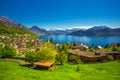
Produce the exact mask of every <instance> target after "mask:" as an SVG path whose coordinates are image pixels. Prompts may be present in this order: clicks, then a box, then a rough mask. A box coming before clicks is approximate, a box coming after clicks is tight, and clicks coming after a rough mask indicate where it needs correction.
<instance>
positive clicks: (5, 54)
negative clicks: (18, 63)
mask: <svg viewBox="0 0 120 80" xmlns="http://www.w3.org/2000/svg"><path fill="white" fill-rule="evenodd" d="M16 54H17V52H16V49H15V48H13V47H12V46H9V45H5V46H4V47H3V46H1V47H0V57H2V58H12V57H14V56H16Z"/></svg>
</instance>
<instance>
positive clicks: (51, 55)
mask: <svg viewBox="0 0 120 80" xmlns="http://www.w3.org/2000/svg"><path fill="white" fill-rule="evenodd" d="M56 54H57V52H56V49H55V48H54V46H53V45H52V44H51V43H50V42H46V43H44V44H43V45H42V46H41V48H40V50H39V51H38V52H37V56H38V58H39V60H45V61H46V60H47V61H55V57H56Z"/></svg>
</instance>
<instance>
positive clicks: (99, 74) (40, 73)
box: [0, 60, 120, 80]
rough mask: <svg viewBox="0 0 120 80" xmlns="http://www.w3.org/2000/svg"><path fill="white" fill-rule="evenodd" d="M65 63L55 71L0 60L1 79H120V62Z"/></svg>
mask: <svg viewBox="0 0 120 80" xmlns="http://www.w3.org/2000/svg"><path fill="white" fill-rule="evenodd" d="M76 67H77V65H72V64H65V65H62V66H58V68H57V69H55V70H53V71H47V70H35V69H32V68H28V67H24V66H20V65H19V63H17V62H11V61H3V60H0V80H120V62H118V61H114V62H107V63H99V64H80V72H76Z"/></svg>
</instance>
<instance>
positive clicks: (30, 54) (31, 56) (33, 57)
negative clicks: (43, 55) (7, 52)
mask: <svg viewBox="0 0 120 80" xmlns="http://www.w3.org/2000/svg"><path fill="white" fill-rule="evenodd" d="M25 58H26V61H27V62H30V63H33V62H35V61H38V60H39V59H38V57H37V52H35V51H27V52H25Z"/></svg>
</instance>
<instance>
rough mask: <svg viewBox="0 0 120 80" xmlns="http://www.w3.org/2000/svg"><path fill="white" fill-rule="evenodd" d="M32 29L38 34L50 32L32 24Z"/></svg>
mask: <svg viewBox="0 0 120 80" xmlns="http://www.w3.org/2000/svg"><path fill="white" fill-rule="evenodd" d="M30 30H31V31H33V32H35V33H37V34H48V31H47V30H45V29H43V28H39V27H38V26H32V27H31V28H30Z"/></svg>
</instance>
